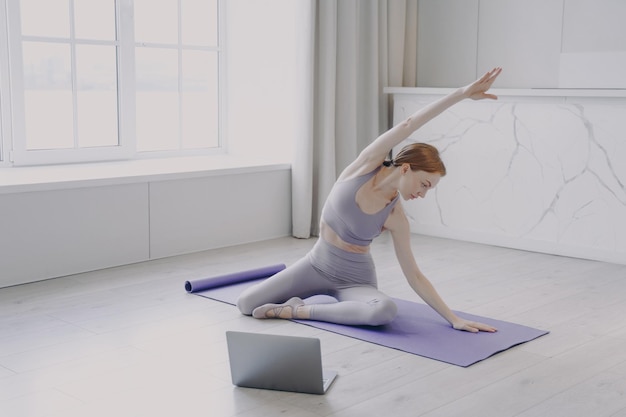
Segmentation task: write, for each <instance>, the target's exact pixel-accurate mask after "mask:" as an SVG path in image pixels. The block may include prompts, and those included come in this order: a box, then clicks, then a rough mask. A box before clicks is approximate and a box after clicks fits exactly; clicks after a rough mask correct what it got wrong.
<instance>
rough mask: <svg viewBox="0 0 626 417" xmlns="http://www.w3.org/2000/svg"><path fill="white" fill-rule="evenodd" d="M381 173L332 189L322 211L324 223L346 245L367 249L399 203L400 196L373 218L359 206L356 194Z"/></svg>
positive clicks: (340, 184) (338, 184)
mask: <svg viewBox="0 0 626 417" xmlns="http://www.w3.org/2000/svg"><path fill="white" fill-rule="evenodd" d="M379 170H380V167H379V168H376V169H375V170H374V171H372V172H370V173H369V174H365V175H361V176H360V177H355V178H351V179H349V180H345V181H338V182H336V183H335V185H334V186H333V188H332V190H331V191H330V194H329V195H328V199H327V200H326V204H325V205H324V208H323V209H322V216H321V218H322V220H323V221H324V223H326V224H327V225H328V226H330V228H331V229H333V231H334V232H335V233H337V235H339V237H340V238H341V239H342V240H343V241H344V242H347V243H350V244H354V245H361V246H367V245H369V244H370V243H372V240H373V239H374V238H375V237H377V236H378V235H380V234H381V232H382V230H383V226H384V224H385V221H386V220H387V217H389V213H391V210H393V208H394V206H395V205H396V203H397V202H398V198H399V195H396V197H395V198H394V199H393V200H392V201H391V202H390V203H389V204H387V205H386V206H385V208H383V209H382V210H380V211H379V212H377V213H374V214H367V213H364V212H363V210H361V208H360V207H359V206H358V205H357V204H356V193H357V191H358V190H359V188H361V186H362V185H363V184H365V183H366V182H367V180H369V179H370V178H372V177H373V176H374V175H376V173H377V172H378V171H379Z"/></svg>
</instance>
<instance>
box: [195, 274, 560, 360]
mask: <svg viewBox="0 0 626 417" xmlns="http://www.w3.org/2000/svg"><path fill="white" fill-rule="evenodd" d="M283 267H284V266H283ZM254 271H256V270H254ZM277 272H278V271H277ZM229 276H233V278H232V279H233V280H234V281H233V283H232V284H230V285H229V284H227V283H226V281H228V279H227V278H225V277H228V276H222V277H219V278H220V280H219V282H221V286H219V287H213V288H208V289H204V290H198V291H192V292H193V293H194V294H195V295H199V296H201V297H205V298H210V299H213V300H217V301H221V302H224V303H228V304H232V305H235V304H236V301H237V297H239V294H241V293H242V292H243V291H244V290H245V289H246V288H248V287H250V286H252V285H255V284H256V283H258V282H260V281H262V280H263V279H265V278H259V275H258V274H255V273H254V272H253V271H243V272H241V273H238V274H230V275H229ZM245 276H249V277H250V278H249V279H248V280H245V279H244V277H245ZM200 281H204V280H200ZM216 282H217V281H216ZM185 288H187V284H185ZM329 301H334V299H331V298H330V297H327V296H314V297H310V298H308V299H306V300H305V302H306V303H307V304H313V303H318V302H321V303H327V302H329ZM394 302H395V303H396V304H397V306H398V315H397V316H396V318H395V319H394V320H393V321H392V322H391V323H390V324H388V325H385V326H377V327H372V326H346V325H342V324H335V323H325V322H319V321H312V320H294V321H296V322H298V323H301V324H305V325H308V326H312V327H315V328H318V329H322V330H327V331H331V332H334V333H338V334H341V335H344V336H349V337H353V338H355V339H359V340H363V341H367V342H370V343H375V344H378V345H382V346H387V347H390V348H393V349H398V350H401V351H404V352H407V353H411V354H414V355H419V356H424V357H427V358H431V359H435V360H438V361H442V362H446V363H450V364H453V365H458V366H463V367H467V366H470V365H473V364H475V363H477V362H480V361H482V360H484V359H487V358H488V357H490V356H493V355H495V354H496V353H499V352H502V351H505V350H507V349H509V348H511V347H513V346H516V345H519V344H522V343H526V342H529V341H531V340H533V339H536V338H538V337H540V336H543V335H545V334H548V333H549V332H547V331H545V330H539V329H534V328H532V327H527V326H523V325H519V324H515V323H510V322H506V321H501V320H495V319H490V318H487V317H481V316H476V315H473V314H467V313H463V312H456V313H457V314H458V315H459V316H461V317H463V318H466V319H469V320H473V321H480V322H483V323H486V324H489V325H492V326H494V327H496V328H497V329H498V331H497V332H496V333H483V332H481V333H468V332H462V331H458V330H454V329H453V328H452V327H450V324H449V323H448V322H447V321H446V320H444V319H443V318H442V317H441V316H439V314H437V313H436V312H435V311H434V310H433V309H432V308H430V307H429V306H428V305H426V304H423V303H415V302H411V301H407V300H401V299H397V298H394Z"/></svg>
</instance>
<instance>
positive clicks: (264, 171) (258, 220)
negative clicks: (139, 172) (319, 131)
mask: <svg viewBox="0 0 626 417" xmlns="http://www.w3.org/2000/svg"><path fill="white" fill-rule="evenodd" d="M290 189H291V172H290V169H289V167H288V166H282V167H280V166H277V167H270V168H265V167H262V168H255V169H251V170H249V172H247V173H241V172H239V173H236V174H233V173H228V172H226V173H222V174H220V173H211V172H207V173H206V175H203V176H196V175H193V176H191V177H189V178H184V177H183V178H175V179H172V180H155V181H142V180H138V181H136V182H132V183H130V184H117V185H115V184H113V185H93V186H88V187H78V188H75V187H72V188H67V189H55V190H50V191H35V192H19V193H5V194H0V218H1V219H7V220H8V221H6V222H3V225H2V233H1V234H0V288H1V287H4V286H9V285H15V284H21V283H25V282H32V281H38V280H42V279H47V278H54V277H58V276H64V275H71V274H76V273H80V272H85V271H92V270H96V269H102V268H108V267H112V266H118V265H124V264H129V263H134V262H141V261H147V260H150V259H157V258H162V257H167V256H173V255H179V254H183V253H190V252H197V251H202V250H206V249H213V248H218V247H224V246H230V245H236V244H241V243H247V242H253V241H259V240H266V239H272V238H276V237H281V236H288V235H289V234H290V232H291V193H290Z"/></svg>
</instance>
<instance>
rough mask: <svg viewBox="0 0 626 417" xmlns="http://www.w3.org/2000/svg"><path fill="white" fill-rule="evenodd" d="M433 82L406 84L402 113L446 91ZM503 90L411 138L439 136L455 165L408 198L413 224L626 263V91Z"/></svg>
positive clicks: (428, 230)
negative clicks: (423, 193)
mask: <svg viewBox="0 0 626 417" xmlns="http://www.w3.org/2000/svg"><path fill="white" fill-rule="evenodd" d="M412 90H413V91H415V90H419V89H412ZM429 91H430V93H427V94H424V93H410V94H405V93H397V91H396V94H394V123H397V122H399V121H401V120H403V119H404V118H406V117H407V116H408V115H410V114H411V113H413V112H414V111H416V110H417V109H419V108H421V107H422V106H424V105H426V104H428V103H430V102H432V101H433V100H435V99H437V98H439V97H440V96H441V95H440V94H433V93H432V91H433V89H429ZM556 91H558V90H556ZM498 94H499V100H498V101H480V102H473V101H464V102H461V103H459V104H457V105H456V106H454V107H453V108H451V109H449V110H448V111H447V112H445V113H444V114H442V115H440V116H439V117H438V118H436V119H435V120H432V121H431V122H429V123H428V124H426V125H425V126H423V127H422V128H421V129H420V130H418V131H417V132H415V133H414V134H413V135H412V136H411V138H410V139H409V140H410V141H416V142H427V143H431V144H433V145H435V146H437V147H438V148H439V150H440V152H441V154H442V158H443V160H444V162H445V164H446V167H447V170H448V174H447V175H446V177H445V178H444V179H442V181H441V182H440V183H439V185H438V187H437V188H436V189H435V190H433V191H431V192H430V193H429V195H428V196H427V197H426V198H425V199H420V200H416V201H410V202H405V205H404V206H405V210H406V212H407V214H408V216H409V218H410V222H411V229H412V231H413V232H415V233H423V234H428V235H434V236H441V237H448V238H455V239H461V240H469V241H475V242H481V243H487V244H493V245H499V246H507V247H513V248H518V249H525V250H532V251H538V252H545V253H551V254H557V255H564V256H573V257H580V258H586V259H596V260H603V261H609V262H616V263H622V264H626V97H621V96H619V94H617V95H615V96H613V97H591V96H584V97H580V96H578V97H577V96H575V95H568V96H551V95H549V94H546V93H545V92H544V93H543V94H538V95H534V94H533V92H532V91H531V92H529V93H525V94H520V95H507V94H506V91H499V92H498ZM587 95H588V94H587Z"/></svg>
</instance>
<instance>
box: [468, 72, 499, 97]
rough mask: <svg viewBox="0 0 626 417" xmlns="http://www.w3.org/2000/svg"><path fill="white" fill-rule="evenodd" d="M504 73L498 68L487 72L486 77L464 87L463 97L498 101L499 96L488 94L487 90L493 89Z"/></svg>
mask: <svg viewBox="0 0 626 417" xmlns="http://www.w3.org/2000/svg"><path fill="white" fill-rule="evenodd" d="M501 72H502V68H500V67H497V68H494V69H492V70H491V71H489V72H487V73H486V74H485V75H483V76H482V77H480V78H479V79H477V80H476V81H474V82H473V83H471V84H469V85H467V86H465V87H463V89H462V90H463V95H464V96H465V97H467V98H471V99H472V100H482V99H485V98H487V99H492V100H497V99H498V96H496V95H495V94H488V93H487V90H489V89H490V88H491V85H492V84H493V82H494V81H495V80H496V78H498V75H500V73H501Z"/></svg>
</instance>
